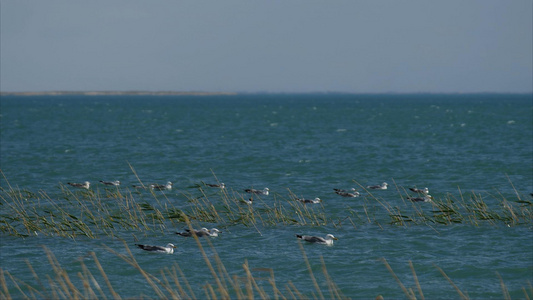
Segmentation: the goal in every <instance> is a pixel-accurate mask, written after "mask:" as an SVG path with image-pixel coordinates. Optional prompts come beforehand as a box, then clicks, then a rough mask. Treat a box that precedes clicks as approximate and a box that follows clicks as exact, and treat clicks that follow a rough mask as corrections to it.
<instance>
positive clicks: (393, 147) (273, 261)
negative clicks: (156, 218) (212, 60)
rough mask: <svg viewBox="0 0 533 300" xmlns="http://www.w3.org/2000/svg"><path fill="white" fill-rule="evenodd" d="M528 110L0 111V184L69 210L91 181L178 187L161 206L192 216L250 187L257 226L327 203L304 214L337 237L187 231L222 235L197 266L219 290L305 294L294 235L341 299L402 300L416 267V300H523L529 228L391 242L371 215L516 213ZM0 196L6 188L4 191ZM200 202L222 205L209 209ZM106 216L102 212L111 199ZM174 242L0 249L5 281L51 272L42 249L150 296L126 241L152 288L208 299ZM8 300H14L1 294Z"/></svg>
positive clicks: (72, 105) (456, 231) (56, 241)
mask: <svg viewBox="0 0 533 300" xmlns="http://www.w3.org/2000/svg"><path fill="white" fill-rule="evenodd" d="M532 107H533V103H532V98H531V95H337V94H331V95H330V94H325V95H238V96H208V97H189V96H179V97H175V96H168V97H166V96H157V97H156V96H93V97H91V96H36V97H7V96H5V97H4V96H3V97H2V98H1V119H0V120H1V128H0V130H1V132H0V133H1V144H0V150H1V168H2V172H3V174H4V175H5V177H6V178H7V180H8V181H9V183H10V184H11V186H13V187H14V188H16V189H22V190H27V191H32V192H34V193H38V192H39V191H41V192H44V193H45V194H46V195H47V196H48V197H50V198H51V199H54V201H57V203H61V201H64V200H63V199H61V195H62V192H61V189H60V186H62V185H64V184H66V182H83V181H85V180H88V181H90V182H91V183H92V190H93V191H95V192H98V193H103V194H105V192H104V187H103V186H102V185H98V181H99V180H120V181H121V182H122V183H123V184H122V186H121V188H120V189H121V191H122V192H123V193H125V194H126V193H128V191H132V194H131V195H132V197H134V198H136V199H139V201H153V198H152V196H151V194H150V193H149V192H135V191H133V188H131V185H132V184H138V183H139V181H138V179H137V177H136V175H137V176H138V177H139V179H141V181H143V182H144V183H152V182H158V183H164V182H166V181H172V182H173V183H174V189H173V190H172V191H165V192H159V194H158V195H160V197H158V199H160V201H161V202H164V203H163V205H164V204H165V203H166V205H168V206H172V207H177V208H181V207H187V206H188V205H190V203H189V202H187V200H188V198H187V197H186V195H189V196H200V194H198V193H199V191H198V190H197V189H191V188H189V187H190V186H192V185H194V184H197V183H200V182H202V181H205V182H215V181H216V180H217V179H218V180H219V181H220V182H224V183H225V184H226V186H227V190H228V194H229V195H230V196H231V197H233V198H240V197H242V198H246V197H248V196H247V195H244V193H243V192H242V191H243V189H244V188H249V187H254V188H261V189H262V188H263V187H269V189H270V191H271V194H270V195H269V196H264V197H260V199H259V200H257V201H256V203H255V204H254V205H253V208H252V209H257V210H261V209H262V207H263V208H265V207H269V206H271V205H273V203H276V202H278V203H285V202H289V201H291V200H292V199H293V197H294V195H296V196H298V197H305V198H315V197H320V198H321V199H322V200H323V202H322V204H319V205H317V206H316V208H313V209H315V210H316V211H321V212H324V213H325V215H326V216H327V217H328V218H330V219H331V220H334V221H332V222H329V223H328V224H327V225H325V226H312V225H309V226H306V225H301V224H300V225H283V224H275V225H263V224H262V223H261V222H258V223H257V224H259V225H257V224H256V226H244V225H238V224H205V223H195V225H197V226H198V227H203V226H205V227H218V228H221V229H222V230H223V233H222V234H221V236H220V237H218V238H216V239H211V241H212V243H213V248H211V247H210V246H209V245H208V244H207V243H205V247H206V249H207V253H208V255H214V253H213V251H216V252H217V253H218V254H219V255H220V257H221V260H222V262H223V263H224V265H225V266H226V268H227V269H228V272H230V273H231V274H235V275H237V276H244V275H245V274H244V272H243V269H242V264H243V263H244V262H245V261H247V262H248V264H249V265H250V267H252V268H271V269H273V270H274V275H275V279H276V282H277V284H278V288H280V289H281V290H283V289H284V286H285V285H286V284H287V283H288V282H289V281H292V282H293V283H294V285H295V286H296V287H297V288H298V289H299V290H300V291H302V292H304V293H306V295H307V296H309V297H313V294H312V293H313V292H315V288H314V286H313V284H312V281H311V279H310V277H309V272H308V269H307V266H306V264H305V261H304V259H303V252H302V248H301V247H300V246H299V244H300V242H298V241H297V240H296V238H295V237H294V234H297V233H298V234H301V233H303V234H318V235H325V234H327V233H333V234H335V236H337V237H338V238H339V240H338V241H336V243H335V244H334V246H332V247H325V246H320V245H303V250H304V251H305V254H306V255H307V257H308V259H309V262H310V264H311V265H312V268H313V271H314V272H315V273H316V274H315V275H316V276H317V279H318V280H319V282H320V284H322V288H323V290H324V291H327V290H328V288H327V286H326V284H325V280H323V279H324V276H323V275H322V264H321V258H323V260H324V262H325V265H326V267H327V270H328V274H329V275H330V276H331V278H332V280H333V281H334V282H335V283H336V284H337V285H338V287H339V288H340V289H341V291H342V293H343V294H344V295H345V296H348V297H351V298H366V299H368V298H373V297H376V296H377V295H379V294H381V295H383V296H384V297H385V298H402V297H405V295H404V294H403V292H402V290H401V288H400V287H399V285H398V283H397V282H396V280H395V279H394V277H393V276H392V275H391V274H390V273H389V271H388V270H387V268H386V267H385V264H384V263H383V261H382V259H383V258H385V259H386V260H387V261H388V263H389V264H390V265H391V267H392V269H393V270H394V271H395V272H396V275H397V276H398V277H399V279H400V280H401V281H402V282H403V284H405V285H406V287H407V288H412V289H413V290H414V289H416V285H415V281H414V278H413V273H412V270H411V269H410V267H409V261H412V263H413V266H414V269H415V271H416V274H417V276H418V280H419V282H420V285H421V287H422V290H423V292H424V296H426V297H427V298H450V297H451V298H454V297H455V298H456V297H457V296H458V294H457V292H456V291H455V289H454V288H453V286H452V285H451V284H450V283H449V282H448V281H447V280H446V278H445V277H444V276H443V275H442V274H441V273H440V271H439V269H437V267H436V266H438V267H439V268H441V269H442V270H443V271H444V272H446V274H447V276H449V277H450V279H451V280H452V281H453V282H454V283H455V284H456V285H457V286H458V287H459V288H460V289H461V290H462V291H463V292H467V293H468V295H469V296H470V297H472V298H501V297H502V296H503V295H504V294H503V292H502V288H501V282H500V277H501V279H502V280H503V282H504V284H505V286H506V288H507V289H508V290H509V293H510V295H511V296H513V297H518V298H524V297H525V294H524V290H523V288H525V290H526V292H528V293H529V294H528V295H529V297H531V283H532V282H533V232H532V227H531V221H530V222H529V223H528V222H526V223H525V224H506V222H490V221H487V222H483V221H481V222H463V223H458V224H455V225H441V224H414V225H409V224H407V225H403V226H402V225H398V224H391V219H390V218H389V216H388V212H387V211H386V210H385V209H383V206H384V205H390V206H388V207H398V208H399V209H400V210H402V211H406V212H409V211H412V210H416V209H420V210H422V211H424V210H425V211H431V209H432V206H431V204H429V203H418V204H417V206H413V204H412V203H408V201H406V200H405V196H407V194H408V192H406V189H407V188H408V187H413V186H417V187H425V186H427V187H429V189H430V193H431V195H432V196H434V197H435V199H436V200H437V201H438V200H443V199H447V198H450V197H452V198H456V199H460V198H461V197H466V198H469V197H471V196H472V195H480V196H481V197H483V200H484V201H485V202H486V203H487V204H489V205H496V206H497V205H499V203H500V201H499V199H501V198H506V199H508V201H509V203H511V205H516V206H520V205H527V204H524V203H522V202H520V203H519V202H517V201H519V200H522V201H531V200H532V198H531V195H530V193H531V192H533V174H532V172H533V170H532V165H533V157H532V155H533V142H532V137H533V125H532V124H533V110H532ZM130 165H131V167H133V169H134V170H135V173H134V172H133V171H132V168H130ZM384 181H385V182H388V183H389V189H388V190H386V191H376V192H372V195H373V196H370V195H368V194H367V193H363V194H364V195H363V196H362V197H359V198H342V197H340V196H338V195H336V194H334V193H333V190H332V189H333V188H350V187H356V188H358V189H359V190H360V191H361V192H363V189H362V188H361V187H360V186H359V184H360V185H362V186H366V185H369V184H379V183H381V182H384ZM2 187H3V188H7V183H6V181H5V180H2ZM75 193H81V192H80V191H75ZM209 193H210V194H209V197H210V199H212V201H213V202H215V204H216V201H218V199H220V198H221V197H220V194H218V193H217V192H216V191H210V192H209ZM38 198H39V197H38ZM376 199H377V200H379V202H381V204H379V202H378V201H376ZM41 201H43V202H45V200H43V199H42V197H41ZM102 201H108V202H109V203H108V205H110V206H112V205H113V203H112V201H114V200H113V199H102ZM27 205H38V204H36V203H28V204H27ZM424 205H425V206H424ZM2 206H3V207H0V209H2V211H4V212H5V211H6V206H5V204H4V203H2ZM367 209H370V211H367ZM529 209H530V210H531V207H529ZM3 220H7V219H6V216H5V215H4V216H3ZM184 227H185V224H184V223H179V222H174V223H168V224H167V226H166V227H165V228H163V229H160V230H155V231H148V232H142V231H135V230H123V231H122V232H118V233H117V234H116V235H117V237H115V238H113V237H110V236H106V235H102V236H99V237H98V238H96V239H89V238H86V237H78V238H76V239H68V238H59V237H55V236H47V235H44V234H39V235H30V236H28V237H25V238H23V237H14V236H10V235H7V234H5V233H2V236H1V246H0V250H1V260H2V261H1V266H2V269H3V270H6V271H8V272H9V273H10V274H12V275H13V276H15V277H16V278H18V279H21V280H23V281H27V282H34V281H33V276H32V274H31V272H30V271H29V269H28V267H27V265H26V260H27V261H29V262H30V263H31V264H32V266H33V268H34V269H35V271H36V273H38V274H49V273H50V265H49V264H48V261H47V259H46V255H45V252H44V251H43V248H42V247H41V245H45V246H46V247H48V248H49V249H50V250H51V251H52V252H53V253H54V254H55V255H56V256H57V257H58V260H59V261H60V263H61V264H62V266H63V267H64V268H66V269H67V270H69V271H72V272H73V274H75V273H76V272H79V271H80V259H81V260H82V261H84V262H85V263H86V264H87V265H90V264H91V262H92V260H93V257H92V256H91V255H88V253H89V252H90V251H95V252H96V255H97V257H98V259H99V260H100V262H101V263H102V265H103V266H104V268H105V270H106V273H107V275H108V276H109V278H110V280H111V281H112V282H113V283H114V288H115V289H116V290H117V292H118V293H119V294H120V295H122V296H125V297H135V296H138V295H141V294H144V295H148V296H153V297H155V296H156V295H155V294H153V290H152V289H151V288H150V287H149V285H148V284H147V283H146V281H145V280H144V279H143V278H142V276H141V275H139V272H138V271H136V270H135V269H134V268H133V267H132V266H130V265H128V264H127V263H126V262H125V261H123V260H122V259H120V258H119V257H117V255H116V254H114V253H112V252H111V251H109V249H108V248H106V247H109V248H110V249H112V250H114V251H117V252H119V253H123V254H124V253H127V251H126V250H125V246H124V242H126V245H128V246H129V247H130V248H131V250H132V252H133V254H134V255H135V258H136V259H137V261H138V262H139V264H140V265H141V266H142V268H144V269H145V270H146V271H148V272H151V273H153V274H158V273H159V271H158V270H159V269H161V268H164V267H168V266H169V265H171V264H172V263H174V262H177V263H178V264H179V266H180V268H181V269H182V270H183V272H184V273H185V275H186V276H187V279H188V280H189V282H190V283H191V285H192V286H193V289H196V291H195V294H196V296H197V297H199V298H202V297H204V294H203V293H204V291H203V288H202V287H203V285H204V284H205V282H207V281H211V280H212V276H211V274H210V272H209V270H208V269H207V267H206V266H205V263H204V260H203V257H202V255H201V254H200V252H199V251H198V247H197V245H196V243H195V242H194V240H193V239H186V238H182V237H179V236H177V235H174V234H173V232H174V231H181V230H182V229H183V228H184ZM135 240H138V241H139V242H142V243H148V244H158V245H164V244H166V243H168V242H173V243H175V244H176V245H178V249H177V250H176V253H175V254H174V255H153V253H146V252H142V251H141V250H139V249H135V248H134V245H133V244H134V243H135V242H136V241H135ZM204 242H205V241H204ZM104 245H105V246H104ZM213 249H214V250H213ZM259 270H262V269H259ZM256 272H259V273H257V274H254V275H256V276H257V277H268V276H269V274H262V273H261V272H263V273H264V271H256ZM95 273H98V271H95ZM42 278H46V277H45V276H44V275H43V277H42ZM321 279H322V280H321ZM263 283H264V284H265V286H269V284H268V282H266V280H265V282H263ZM10 292H11V293H12V294H13V295H17V293H18V292H17V290H16V289H15V288H14V287H13V286H12V287H11V289H10ZM326 297H327V296H326Z"/></svg>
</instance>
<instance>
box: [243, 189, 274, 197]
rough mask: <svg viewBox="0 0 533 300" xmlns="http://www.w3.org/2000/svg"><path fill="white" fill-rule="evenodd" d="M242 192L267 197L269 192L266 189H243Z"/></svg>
mask: <svg viewBox="0 0 533 300" xmlns="http://www.w3.org/2000/svg"><path fill="white" fill-rule="evenodd" d="M244 191H245V192H247V193H250V194H257V195H265V196H268V191H270V190H269V189H268V188H264V189H263V190H254V189H245V190H244Z"/></svg>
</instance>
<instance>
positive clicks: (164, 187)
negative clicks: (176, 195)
mask: <svg viewBox="0 0 533 300" xmlns="http://www.w3.org/2000/svg"><path fill="white" fill-rule="evenodd" d="M172 185H173V183H172V182H170V181H169V182H167V184H150V188H151V189H153V190H159V191H162V190H171V189H172Z"/></svg>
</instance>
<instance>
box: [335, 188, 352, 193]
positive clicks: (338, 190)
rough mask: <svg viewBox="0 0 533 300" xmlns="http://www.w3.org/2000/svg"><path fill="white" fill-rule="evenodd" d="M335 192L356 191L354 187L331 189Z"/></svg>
mask: <svg viewBox="0 0 533 300" xmlns="http://www.w3.org/2000/svg"><path fill="white" fill-rule="evenodd" d="M333 190H334V191H335V192H341V193H349V192H355V191H357V190H356V189H355V188H351V189H349V190H343V189H333Z"/></svg>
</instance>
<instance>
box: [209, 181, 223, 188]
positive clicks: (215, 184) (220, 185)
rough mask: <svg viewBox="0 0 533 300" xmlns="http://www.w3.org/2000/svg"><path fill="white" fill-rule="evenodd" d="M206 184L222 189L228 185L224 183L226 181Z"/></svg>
mask: <svg viewBox="0 0 533 300" xmlns="http://www.w3.org/2000/svg"><path fill="white" fill-rule="evenodd" d="M205 185H207V186H208V187H212V188H220V189H224V188H226V185H225V184H224V182H221V183H206V184H205Z"/></svg>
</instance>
